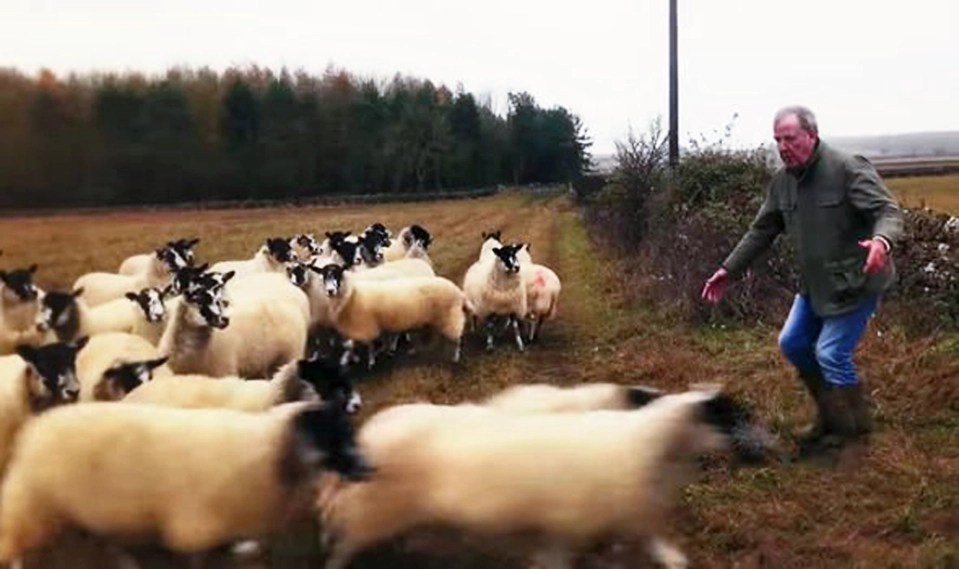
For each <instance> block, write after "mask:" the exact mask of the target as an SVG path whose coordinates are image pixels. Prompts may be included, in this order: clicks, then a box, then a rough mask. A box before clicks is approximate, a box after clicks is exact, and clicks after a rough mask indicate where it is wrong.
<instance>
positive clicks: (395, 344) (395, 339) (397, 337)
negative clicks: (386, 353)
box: [390, 334, 400, 356]
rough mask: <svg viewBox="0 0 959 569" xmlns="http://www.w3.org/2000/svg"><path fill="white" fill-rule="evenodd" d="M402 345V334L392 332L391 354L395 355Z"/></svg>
mask: <svg viewBox="0 0 959 569" xmlns="http://www.w3.org/2000/svg"><path fill="white" fill-rule="evenodd" d="M399 345H400V335H399V334H390V355H391V356H395V355H396V350H397V348H399Z"/></svg>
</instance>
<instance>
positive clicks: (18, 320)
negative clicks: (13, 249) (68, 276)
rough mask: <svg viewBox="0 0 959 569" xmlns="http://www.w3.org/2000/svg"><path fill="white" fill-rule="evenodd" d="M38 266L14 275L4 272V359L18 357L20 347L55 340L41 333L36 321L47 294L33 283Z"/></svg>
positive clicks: (0, 274)
mask: <svg viewBox="0 0 959 569" xmlns="http://www.w3.org/2000/svg"><path fill="white" fill-rule="evenodd" d="M36 272H37V265H35V264H34V265H30V266H29V267H28V268H26V269H16V270H12V271H5V270H0V355H7V354H12V353H14V351H15V349H16V346H18V345H20V344H28V345H31V346H40V345H43V344H46V343H49V342H51V341H53V340H54V338H53V336H52V335H50V334H45V333H43V332H41V331H39V330H37V328H36V325H35V324H34V321H35V320H36V317H37V313H38V312H39V311H40V302H41V301H42V299H43V296H44V294H45V293H44V292H43V291H42V290H40V288H39V287H37V285H36V284H34V282H33V275H34V274H35V273H36Z"/></svg>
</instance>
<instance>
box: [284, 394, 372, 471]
mask: <svg viewBox="0 0 959 569" xmlns="http://www.w3.org/2000/svg"><path fill="white" fill-rule="evenodd" d="M294 429H295V431H296V435H297V439H298V441H299V445H300V447H301V448H300V454H301V456H303V457H304V458H305V459H306V460H307V462H312V463H315V464H316V465H317V466H319V467H321V468H325V469H328V470H332V471H334V472H337V473H339V474H340V475H342V476H343V477H345V478H347V479H348V480H353V481H361V480H367V479H369V477H370V475H371V474H372V473H373V468H372V467H371V466H370V464H369V463H368V462H367V460H366V457H364V456H363V455H362V454H361V453H360V451H359V449H358V448H357V446H356V436H355V434H354V432H353V426H352V425H351V424H350V421H349V418H348V417H347V415H346V414H345V413H344V412H343V409H342V408H341V407H340V406H338V405H335V404H323V405H321V406H319V407H314V408H310V409H308V410H306V411H304V412H302V413H300V414H299V415H297V417H296V419H295V423H294Z"/></svg>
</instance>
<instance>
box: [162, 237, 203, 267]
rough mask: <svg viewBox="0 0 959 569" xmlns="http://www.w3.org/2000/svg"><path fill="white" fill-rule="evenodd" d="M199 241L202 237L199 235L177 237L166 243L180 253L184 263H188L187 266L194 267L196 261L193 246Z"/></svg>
mask: <svg viewBox="0 0 959 569" xmlns="http://www.w3.org/2000/svg"><path fill="white" fill-rule="evenodd" d="M199 242H200V239H199V238H198V237H197V238H194V239H177V240H176V241H170V242H169V243H167V244H166V245H167V247H170V248H172V249H173V250H175V251H176V252H177V253H178V254H179V255H180V258H181V259H183V261H184V263H186V266H188V267H192V266H193V263H194V261H195V259H194V256H193V247H194V246H196V244H197V243H199Z"/></svg>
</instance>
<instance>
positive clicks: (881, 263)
mask: <svg viewBox="0 0 959 569" xmlns="http://www.w3.org/2000/svg"><path fill="white" fill-rule="evenodd" d="M859 246H860V247H862V248H863V249H866V250H867V251H869V256H868V257H866V265H865V266H864V267H863V271H865V272H866V274H867V275H871V274H874V273H878V272H879V271H881V270H883V269H884V268H886V263H888V262H889V253H887V252H886V244H885V243H883V242H882V240H881V239H867V240H865V241H860V242H859Z"/></svg>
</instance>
